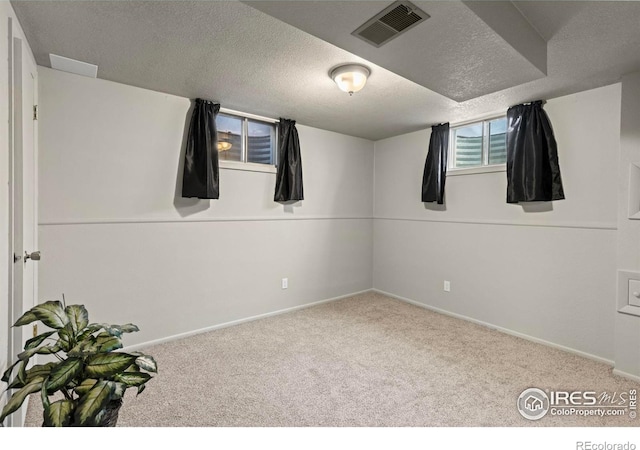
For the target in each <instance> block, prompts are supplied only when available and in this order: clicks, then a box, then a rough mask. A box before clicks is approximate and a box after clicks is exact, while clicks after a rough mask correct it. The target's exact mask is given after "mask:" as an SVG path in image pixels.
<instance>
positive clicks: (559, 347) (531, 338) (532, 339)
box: [372, 288, 614, 367]
mask: <svg viewBox="0 0 640 450" xmlns="http://www.w3.org/2000/svg"><path fill="white" fill-rule="evenodd" d="M372 291H373V292H377V293H378V294H382V295H386V296H388V297H392V298H395V299H397V300H400V301H403V302H406V303H410V304H412V305H415V306H418V307H420V308H424V309H428V310H430V311H433V312H436V313H439V314H444V315H445V316H449V317H454V318H456V319H461V320H465V321H467V322H471V323H475V324H476V325H480V326H483V327H486V328H489V329H491V330H496V331H499V332H501V333H504V334H508V335H510V336H515V337H518V338H521V339H524V340H527V341H530V342H535V343H536V344H542V345H546V346H547V347H551V348H555V349H557V350H562V351H565V352H568V353H572V354H574V355H578V356H582V357H583V358H587V359H590V360H592V361H596V362H599V363H602V364H606V365H608V366H610V367H613V366H614V362H613V361H612V360H610V359H606V358H602V357H600V356H597V355H594V354H592V353H587V352H583V351H582V350H577V349H575V348H571V347H567V346H564V345H561V344H556V343H554V342H551V341H547V340H545V339H540V338H537V337H534V336H530V335H528V334H524V333H520V332H518V331H514V330H511V329H509V328H504V327H500V326H498V325H494V324H491V323H489V322H484V321H482V320H478V319H474V318H472V317H469V316H465V315H462V314H458V313H454V312H451V311H447V310H445V309H440V308H436V307H435V306H431V305H427V304H425V303H420V302H418V301H415V300H411V299H409V298H406V297H402V296H400V295H396V294H392V293H390V292H386V291H383V290H380V289H376V288H373V289H372Z"/></svg>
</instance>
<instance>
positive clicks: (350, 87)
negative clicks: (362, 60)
mask: <svg viewBox="0 0 640 450" xmlns="http://www.w3.org/2000/svg"><path fill="white" fill-rule="evenodd" d="M370 74H371V71H370V70H369V68H368V67H365V66H363V65H361V64H345V65H343V66H338V67H336V68H335V69H333V70H332V71H331V78H332V79H333V81H335V82H336V84H337V85H338V87H339V88H340V89H341V90H343V91H344V92H348V93H349V95H353V93H354V92H358V91H359V90H361V89H362V88H363V87H364V85H365V84H366V83H367V78H368V77H369V75H370Z"/></svg>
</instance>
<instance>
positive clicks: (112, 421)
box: [97, 400, 122, 427]
mask: <svg viewBox="0 0 640 450" xmlns="http://www.w3.org/2000/svg"><path fill="white" fill-rule="evenodd" d="M121 406H122V400H114V401H111V402H109V403H108V404H107V411H106V413H105V414H104V416H103V417H102V420H100V423H99V424H98V425H97V426H99V427H115V426H116V422H117V421H118V414H119V413H120V407H121Z"/></svg>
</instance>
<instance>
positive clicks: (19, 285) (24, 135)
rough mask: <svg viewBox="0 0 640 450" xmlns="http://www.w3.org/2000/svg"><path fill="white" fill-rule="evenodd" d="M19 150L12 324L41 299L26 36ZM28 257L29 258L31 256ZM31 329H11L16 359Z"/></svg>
mask: <svg viewBox="0 0 640 450" xmlns="http://www.w3.org/2000/svg"><path fill="white" fill-rule="evenodd" d="M13 43H14V45H13V113H12V115H11V116H12V117H11V118H12V121H13V123H12V130H13V148H12V152H11V153H12V155H11V158H10V159H11V161H12V166H13V170H12V178H11V180H10V185H11V186H10V187H11V193H10V196H11V209H12V212H13V213H12V216H13V221H12V227H11V234H12V239H11V241H12V242H11V244H12V247H13V254H14V261H13V270H12V277H11V292H10V295H11V297H12V298H11V300H10V309H11V311H10V317H9V319H10V322H11V324H13V323H14V322H15V321H16V320H17V319H18V318H19V317H20V316H21V315H22V314H23V313H24V312H25V311H26V310H28V309H30V308H31V307H33V306H34V305H35V303H36V300H37V262H36V260H37V259H39V257H38V256H37V254H36V253H34V252H37V246H38V233H37V224H38V220H37V217H38V212H37V205H38V203H37V179H38V178H37V177H38V173H37V121H36V120H35V119H36V117H35V115H34V105H36V104H37V86H38V84H37V83H38V79H37V70H36V65H35V62H34V61H32V59H31V57H30V55H29V53H28V52H27V51H25V49H24V48H23V43H22V41H21V40H20V39H17V38H14V40H13ZM27 255H28V256H27ZM32 333H33V330H32V328H31V327H28V329H26V328H25V327H21V328H14V329H12V332H11V333H10V336H9V338H10V344H9V348H10V358H9V360H10V361H11V362H12V361H14V360H15V355H17V354H18V353H20V352H21V351H22V348H23V345H24V341H25V340H26V339H28V338H30V337H31V336H32ZM25 413H26V411H24V408H23V411H21V412H16V413H14V414H13V415H11V416H10V418H9V425H11V426H21V425H22V424H23V421H24V414H25Z"/></svg>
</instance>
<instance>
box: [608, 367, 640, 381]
mask: <svg viewBox="0 0 640 450" xmlns="http://www.w3.org/2000/svg"><path fill="white" fill-rule="evenodd" d="M613 374H614V375H618V376H619V377H623V378H627V379H629V380H632V381H637V382H638V383H640V376H638V375H633V374H632V373H628V372H624V371H622V370H618V369H613Z"/></svg>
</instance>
